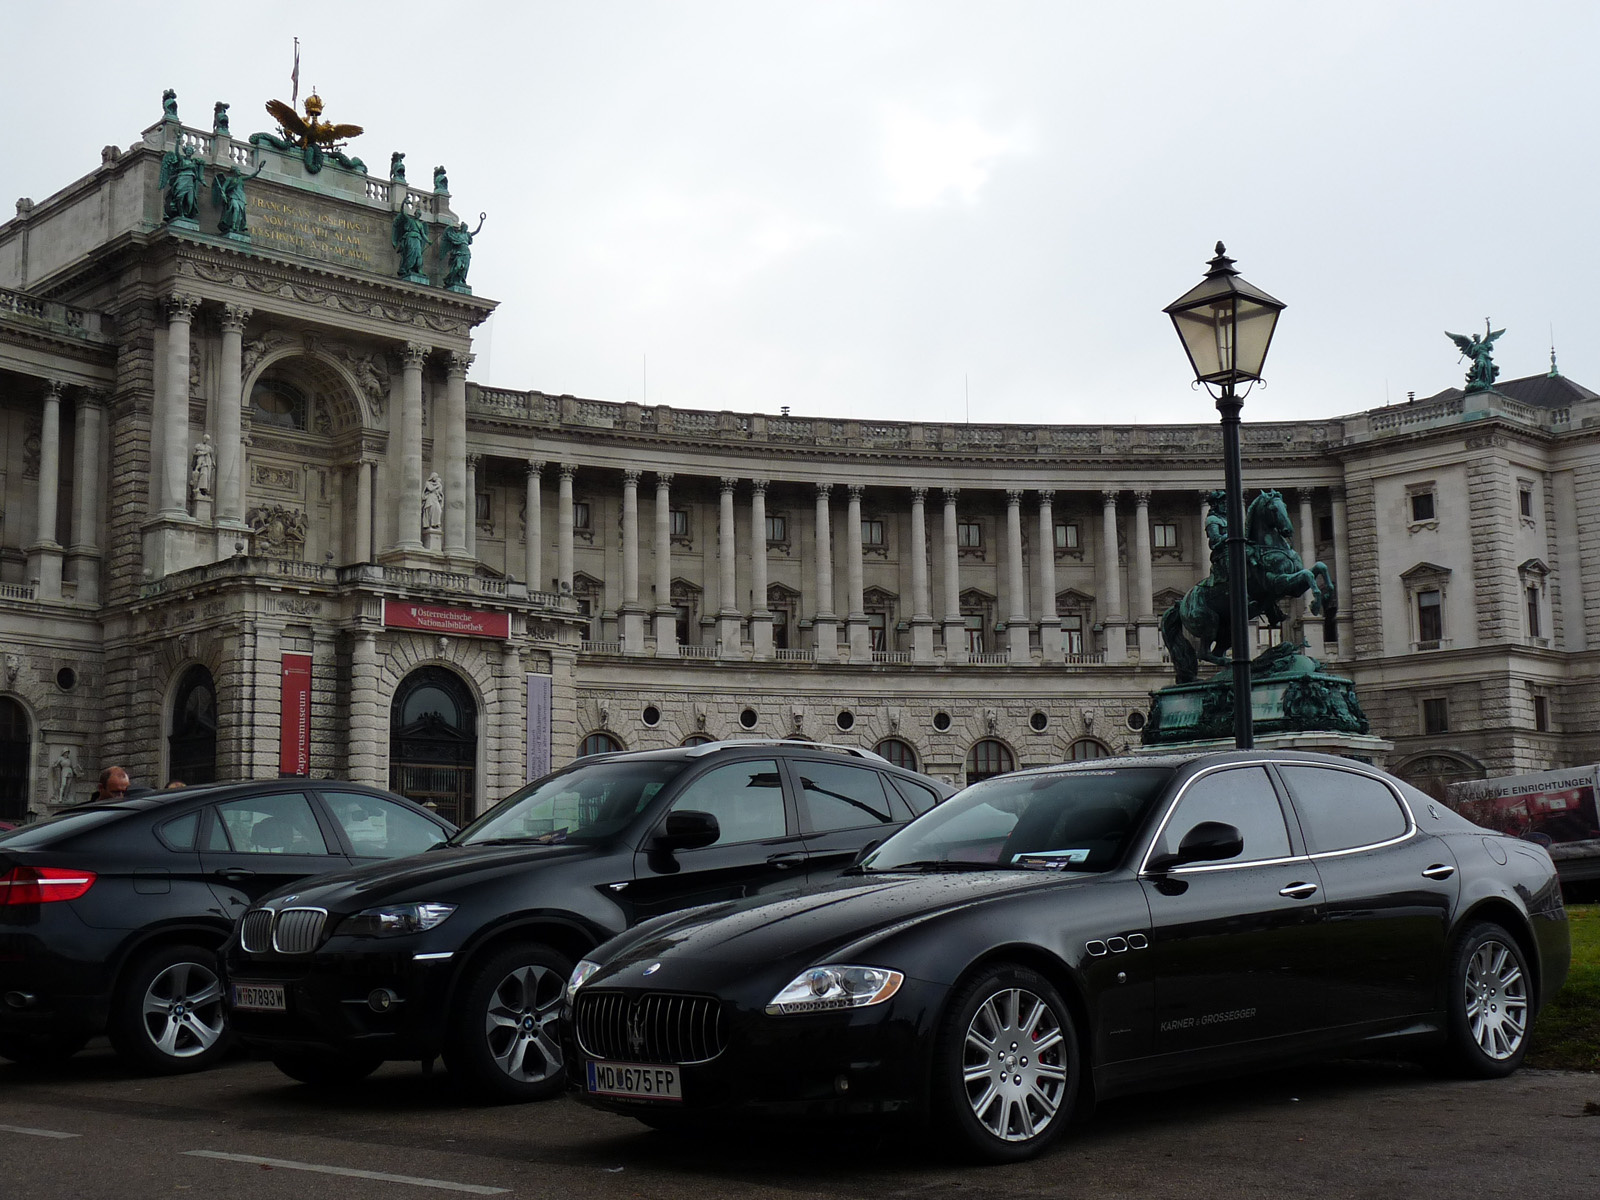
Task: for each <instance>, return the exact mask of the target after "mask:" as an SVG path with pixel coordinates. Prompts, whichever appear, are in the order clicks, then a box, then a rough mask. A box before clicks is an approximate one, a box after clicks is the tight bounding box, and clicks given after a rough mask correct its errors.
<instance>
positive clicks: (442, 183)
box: [433, 167, 450, 195]
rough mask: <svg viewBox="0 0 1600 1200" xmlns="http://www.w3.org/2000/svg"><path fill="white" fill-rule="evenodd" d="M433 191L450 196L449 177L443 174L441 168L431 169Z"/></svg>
mask: <svg viewBox="0 0 1600 1200" xmlns="http://www.w3.org/2000/svg"><path fill="white" fill-rule="evenodd" d="M433 190H434V191H436V192H443V193H445V195H449V194H450V177H449V176H448V175H446V174H445V173H444V168H443V167H435V168H434V169H433Z"/></svg>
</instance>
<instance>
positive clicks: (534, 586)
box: [522, 460, 550, 592]
mask: <svg viewBox="0 0 1600 1200" xmlns="http://www.w3.org/2000/svg"><path fill="white" fill-rule="evenodd" d="M524 470H525V471H526V472H527V491H526V494H525V495H524V496H523V505H524V512H523V521H522V571H523V575H524V577H525V579H526V581H527V584H528V590H529V591H530V592H547V591H549V590H550V582H549V580H547V579H546V578H545V577H544V513H543V511H542V510H541V506H542V503H543V497H542V495H541V494H540V490H539V485H540V483H541V482H542V476H543V474H544V464H543V463H542V462H539V461H537V460H530V461H529V462H528V464H527V465H526V467H524Z"/></svg>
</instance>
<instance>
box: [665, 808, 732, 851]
mask: <svg viewBox="0 0 1600 1200" xmlns="http://www.w3.org/2000/svg"><path fill="white" fill-rule="evenodd" d="M721 836H722V826H721V825H719V824H718V823H717V818H716V817H714V816H712V815H711V814H710V813H708V812H698V811H696V810H695V809H692V808H684V809H678V810H677V811H675V812H669V813H668V814H667V820H666V823H665V824H663V825H662V826H661V832H659V833H658V834H656V836H655V843H654V844H655V847H656V848H657V849H658V850H698V849H700V848H701V847H702V846H709V845H711V843H712V842H714V841H716V840H717V839H718V838H719V837H721Z"/></svg>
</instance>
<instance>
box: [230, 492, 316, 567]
mask: <svg viewBox="0 0 1600 1200" xmlns="http://www.w3.org/2000/svg"><path fill="white" fill-rule="evenodd" d="M245 521H246V522H247V523H248V524H249V526H250V532H251V533H253V534H254V535H255V552H256V553H257V554H258V555H262V556H264V557H267V558H299V557H300V556H301V555H302V554H303V553H304V551H305V546H306V515H305V513H303V512H301V511H299V510H298V509H294V508H289V507H288V506H287V505H283V504H263V505H259V506H258V507H256V508H252V509H251V510H250V511H249V512H247V513H246V514H245Z"/></svg>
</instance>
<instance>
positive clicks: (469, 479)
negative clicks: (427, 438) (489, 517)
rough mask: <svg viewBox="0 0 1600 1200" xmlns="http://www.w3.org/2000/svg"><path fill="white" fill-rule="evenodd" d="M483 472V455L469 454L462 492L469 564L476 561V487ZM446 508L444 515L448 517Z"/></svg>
mask: <svg viewBox="0 0 1600 1200" xmlns="http://www.w3.org/2000/svg"><path fill="white" fill-rule="evenodd" d="M482 470H483V455H481V454H469V455H467V458H466V472H465V479H464V481H463V482H464V485H465V487H464V490H465V491H466V493H467V496H466V510H467V511H466V517H467V520H466V529H467V559H468V561H469V563H470V564H476V563H477V561H478V485H479V483H480V482H481V479H480V476H479V472H480V471H482ZM449 511H450V510H449V508H448V507H446V509H445V514H446V515H447V516H448V515H449Z"/></svg>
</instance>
